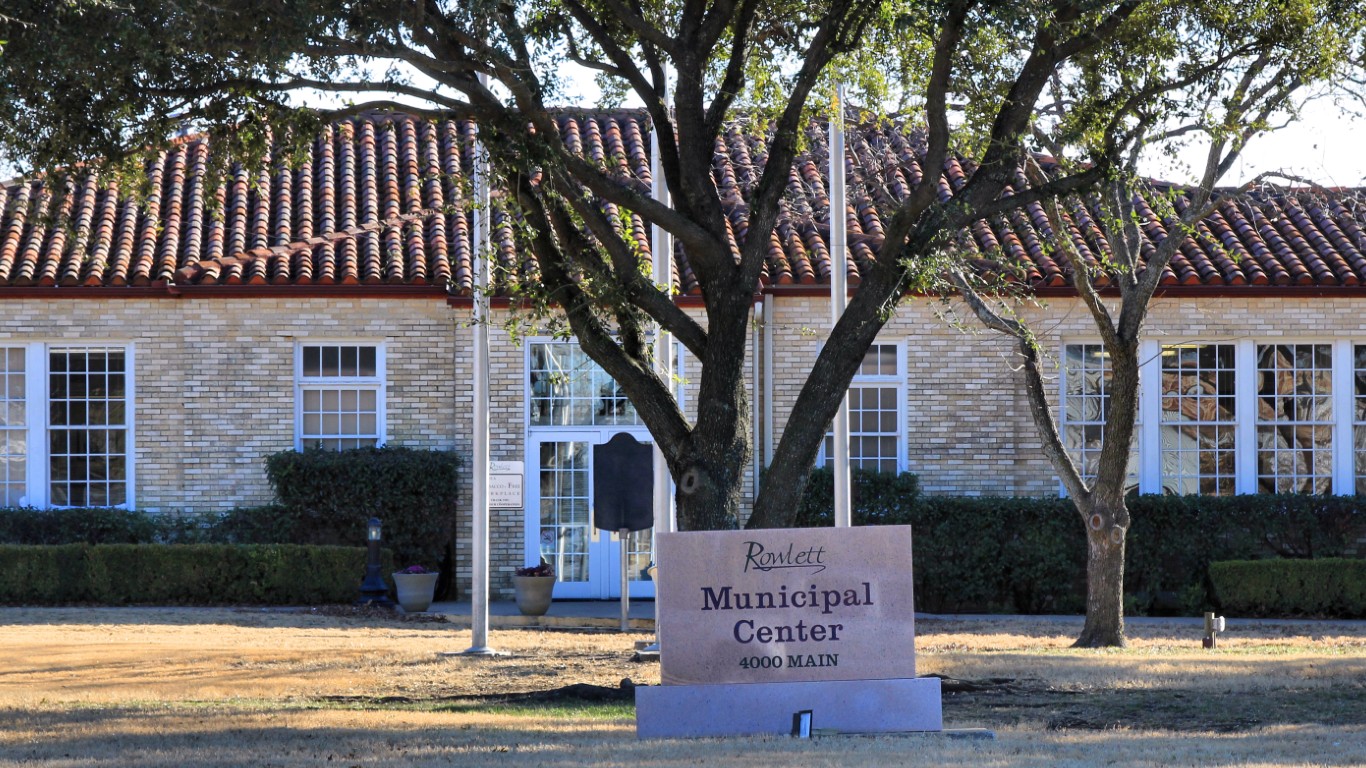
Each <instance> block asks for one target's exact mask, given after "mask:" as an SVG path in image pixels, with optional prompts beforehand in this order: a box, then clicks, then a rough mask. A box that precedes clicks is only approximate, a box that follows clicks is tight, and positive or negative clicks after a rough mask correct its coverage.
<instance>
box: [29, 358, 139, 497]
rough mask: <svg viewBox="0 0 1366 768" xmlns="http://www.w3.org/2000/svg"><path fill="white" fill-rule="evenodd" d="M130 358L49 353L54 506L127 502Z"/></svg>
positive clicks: (50, 492) (50, 437) (49, 445)
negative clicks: (126, 380)
mask: <svg viewBox="0 0 1366 768" xmlns="http://www.w3.org/2000/svg"><path fill="white" fill-rule="evenodd" d="M125 358H126V355H125V354H124V352H123V350H121V349H81V348H67V349H52V350H49V353H48V364H49V367H50V370H52V371H53V372H54V373H53V374H52V375H51V376H50V379H49V380H50V382H51V383H52V384H54V385H56V388H55V389H53V390H52V391H51V392H49V397H50V399H51V401H52V402H51V403H50V406H49V418H50V424H49V428H48V448H49V454H48V475H49V491H48V496H49V501H50V502H51V503H52V504H53V505H54V506H83V505H94V506H109V505H119V504H125V503H127V490H126V483H125V480H126V477H127V455H126V454H127V443H128V440H127V429H126V427H125V417H126V413H127V403H126V400H125V399H124V375H125V371H124V367H125ZM59 371H65V373H57V372H59Z"/></svg>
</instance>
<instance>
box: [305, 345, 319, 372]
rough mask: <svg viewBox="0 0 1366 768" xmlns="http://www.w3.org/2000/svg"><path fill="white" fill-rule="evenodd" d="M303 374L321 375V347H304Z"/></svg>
mask: <svg viewBox="0 0 1366 768" xmlns="http://www.w3.org/2000/svg"><path fill="white" fill-rule="evenodd" d="M304 375H305V376H321V375H323V350H322V347H304Z"/></svg>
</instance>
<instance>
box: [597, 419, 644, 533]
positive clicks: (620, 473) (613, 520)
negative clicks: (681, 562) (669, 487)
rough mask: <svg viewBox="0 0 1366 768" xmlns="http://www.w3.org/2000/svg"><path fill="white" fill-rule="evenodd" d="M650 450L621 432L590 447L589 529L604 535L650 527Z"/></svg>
mask: <svg viewBox="0 0 1366 768" xmlns="http://www.w3.org/2000/svg"><path fill="white" fill-rule="evenodd" d="M654 493H655V473H654V448H653V447H652V446H651V445H650V444H649V443H639V442H636V440H635V438H633V437H631V436H630V435H628V434H626V433H625V432H618V433H617V434H615V435H613V436H612V439H611V440H608V441H607V442H605V443H602V444H600V445H595V446H593V510H594V511H593V525H594V526H595V527H597V528H598V529H600V530H604V531H622V530H627V531H643V530H645V529H646V528H650V527H652V526H654V523H655V520H654Z"/></svg>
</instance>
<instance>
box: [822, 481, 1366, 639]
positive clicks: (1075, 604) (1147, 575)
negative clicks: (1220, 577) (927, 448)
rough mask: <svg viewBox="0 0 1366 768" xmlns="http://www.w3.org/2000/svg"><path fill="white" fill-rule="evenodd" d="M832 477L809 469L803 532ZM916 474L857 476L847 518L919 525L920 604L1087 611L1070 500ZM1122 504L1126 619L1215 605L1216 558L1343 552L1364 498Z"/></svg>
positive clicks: (1360, 519) (826, 516) (1363, 519)
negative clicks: (917, 478) (949, 491)
mask: <svg viewBox="0 0 1366 768" xmlns="http://www.w3.org/2000/svg"><path fill="white" fill-rule="evenodd" d="M830 477H831V475H830V473H829V471H828V470H816V471H813V473H812V482H811V483H810V485H809V490H808V492H807V495H806V497H805V498H804V499H803V503H802V507H801V509H800V511H799V514H798V521H799V523H798V524H800V525H809V526H819V525H829V524H830V511H829V510H830V507H831V501H830V498H831V491H830V490H829V488H830V485H831V480H830ZM913 478H914V476H913V475H901V476H891V475H882V476H879V475H872V476H871V479H870V477H869V476H868V475H865V474H863V473H860V476H859V477H858V479H857V480H856V481H855V488H857V489H860V491H861V492H859V493H856V495H855V501H854V522H855V524H859V525H868V524H872V525H877V524H909V525H911V526H912V527H913V528H914V542H915V563H914V568H915V589H916V605H917V606H918V607H919V608H921V609H922V610H925V611H931V612H954V611H1009V612H1018V613H1057V612H1063V613H1073V612H1079V611H1081V610H1083V609H1084V608H1085V595H1086V538H1085V532H1084V528H1083V526H1082V523H1081V521H1080V519H1079V516H1078V514H1077V512H1076V510H1075V508H1074V507H1073V506H1072V503H1071V502H1070V501H1069V500H1067V499H1060V498H1010V497H1005V498H991V497H956V496H919V495H916V492H918V490H919V487H918V484H916V483H914V480H913ZM898 488H901V489H906V490H903V491H902V492H901V493H898V492H897V491H896V490H894V489H898ZM862 489H869V490H867V491H864V490H862ZM912 489H913V490H912ZM870 491H871V492H870ZM1128 503H1129V510H1130V513H1131V515H1132V519H1133V522H1132V527H1131V528H1130V531H1129V536H1128V543H1127V558H1126V561H1127V562H1126V565H1125V594H1126V595H1127V596H1128V598H1127V599H1128V603H1129V605H1128V610H1129V612H1131V613H1168V614H1171V613H1174V614H1186V615H1189V614H1191V613H1198V612H1199V611H1201V610H1204V609H1205V608H1208V607H1210V606H1211V605H1212V604H1213V603H1212V600H1211V596H1210V594H1209V577H1208V575H1207V574H1208V570H1209V565H1210V563H1211V562H1212V561H1215V560H1233V559H1255V558H1268V557H1296V558H1308V557H1314V558H1322V557H1332V556H1338V555H1342V554H1343V553H1344V552H1345V551H1346V550H1347V548H1348V547H1349V546H1350V544H1351V543H1352V539H1353V538H1354V537H1355V536H1356V535H1358V534H1359V533H1360V532H1362V531H1366V513H1363V511H1362V509H1363V507H1366V499H1363V498H1361V497H1354V496H1297V495H1285V496H1273V495H1247V496H1231V497H1211V496H1159V495H1150V496H1131V497H1130V498H1129V499H1128Z"/></svg>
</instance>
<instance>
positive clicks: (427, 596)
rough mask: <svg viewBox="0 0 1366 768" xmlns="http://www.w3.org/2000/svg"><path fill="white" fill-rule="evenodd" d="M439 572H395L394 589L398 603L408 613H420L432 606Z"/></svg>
mask: <svg viewBox="0 0 1366 768" xmlns="http://www.w3.org/2000/svg"><path fill="white" fill-rule="evenodd" d="M440 575H441V574H439V573H395V574H394V591H395V592H397V593H398V604H399V605H401V606H403V610H405V611H407V612H408V613H421V612H423V611H425V610H427V609H428V608H430V607H432V596H433V595H434V594H436V579H437V577H438V576H440Z"/></svg>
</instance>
